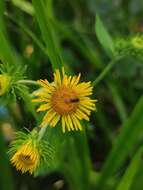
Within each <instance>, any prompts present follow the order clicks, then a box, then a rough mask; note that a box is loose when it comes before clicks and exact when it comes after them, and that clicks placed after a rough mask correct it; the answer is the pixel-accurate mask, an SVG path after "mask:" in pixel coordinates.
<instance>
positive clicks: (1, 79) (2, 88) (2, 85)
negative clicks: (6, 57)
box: [0, 74, 10, 96]
mask: <svg viewBox="0 0 143 190" xmlns="http://www.w3.org/2000/svg"><path fill="white" fill-rule="evenodd" d="M9 85H10V76H8V75H7V74H0V96H1V95H3V94H5V93H6V91H7V90H8V88H9Z"/></svg>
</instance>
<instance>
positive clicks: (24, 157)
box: [19, 154, 33, 165]
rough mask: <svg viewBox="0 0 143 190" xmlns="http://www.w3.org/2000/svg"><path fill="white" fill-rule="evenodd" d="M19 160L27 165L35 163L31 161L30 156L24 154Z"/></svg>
mask: <svg viewBox="0 0 143 190" xmlns="http://www.w3.org/2000/svg"><path fill="white" fill-rule="evenodd" d="M19 160H21V162H23V163H24V164H26V165H32V164H33V161H32V160H31V157H30V156H28V155H24V154H20V155H19Z"/></svg>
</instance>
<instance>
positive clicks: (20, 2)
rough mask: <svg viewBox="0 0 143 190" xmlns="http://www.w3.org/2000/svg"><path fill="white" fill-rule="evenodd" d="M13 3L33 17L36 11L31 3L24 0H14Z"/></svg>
mask: <svg viewBox="0 0 143 190" xmlns="http://www.w3.org/2000/svg"><path fill="white" fill-rule="evenodd" d="M12 3H13V4H14V5H15V6H17V7H18V8H20V9H21V10H23V11H24V12H26V13H28V14H30V15H33V14H34V9H33V6H32V4H31V3H30V2H28V1H24V0H12Z"/></svg>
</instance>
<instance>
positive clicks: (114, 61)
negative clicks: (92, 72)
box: [92, 57, 122, 86]
mask: <svg viewBox="0 0 143 190" xmlns="http://www.w3.org/2000/svg"><path fill="white" fill-rule="evenodd" d="M120 59H122V57H117V58H114V59H113V60H111V61H110V63H109V64H108V65H107V66H106V67H105V69H104V70H103V71H102V72H101V73H100V74H99V76H98V77H97V78H96V79H95V81H93V83H92V85H93V86H96V85H97V84H98V83H99V82H100V81H101V80H102V79H103V78H104V77H105V76H106V75H107V74H108V73H109V71H110V70H111V69H112V68H113V66H114V65H115V64H116V63H117V61H119V60H120Z"/></svg>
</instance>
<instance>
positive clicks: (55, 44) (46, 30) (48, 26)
mask: <svg viewBox="0 0 143 190" xmlns="http://www.w3.org/2000/svg"><path fill="white" fill-rule="evenodd" d="M32 2H33V5H34V9H35V16H36V18H37V21H38V23H39V26H40V29H41V33H42V37H43V40H44V42H45V44H46V47H47V51H48V55H49V58H50V60H51V63H52V66H53V69H56V68H60V67H62V65H63V60H62V57H61V52H60V45H59V40H58V37H57V34H56V32H55V29H54V25H53V23H52V19H51V18H50V16H49V14H48V13H47V12H46V8H45V4H44V1H43V0H41V1H39V0H33V1H32Z"/></svg>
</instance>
